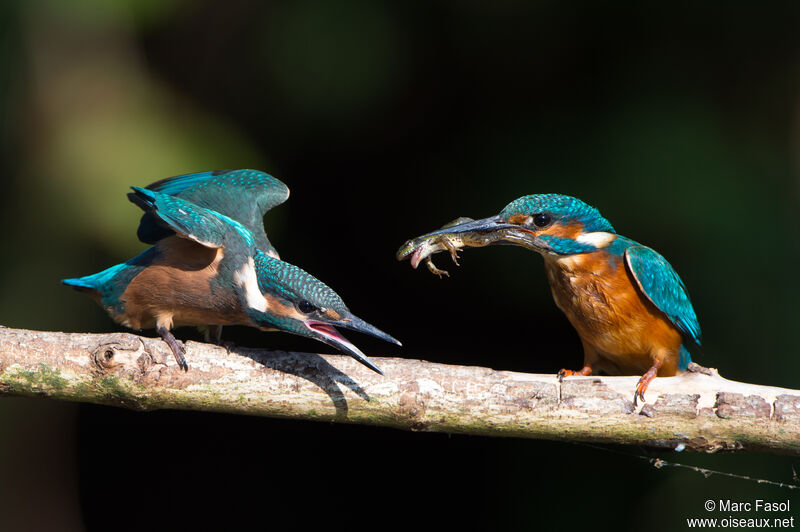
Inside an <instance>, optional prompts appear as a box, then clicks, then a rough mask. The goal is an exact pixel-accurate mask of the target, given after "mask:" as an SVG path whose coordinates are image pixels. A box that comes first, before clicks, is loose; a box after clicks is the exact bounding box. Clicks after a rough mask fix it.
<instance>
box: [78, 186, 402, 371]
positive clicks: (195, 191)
mask: <svg viewBox="0 0 800 532" xmlns="http://www.w3.org/2000/svg"><path fill="white" fill-rule="evenodd" d="M132 188H133V192H132V193H130V194H128V198H129V199H130V200H131V201H132V202H133V203H135V204H136V205H137V206H139V207H140V208H142V210H144V215H143V216H142V219H141V222H140V223H139V229H138V232H137V236H138V237H139V240H141V241H142V242H144V243H146V244H152V245H153V247H151V248H149V249H147V250H146V251H144V252H143V253H141V254H140V255H138V256H136V257H134V258H132V259H130V260H129V261H127V262H124V263H122V264H117V265H116V266H112V267H111V268H108V269H106V270H104V271H102V272H100V273H96V274H94V275H89V276H86V277H80V278H77V279H64V281H63V283H64V284H66V285H69V286H72V287H73V288H75V289H77V290H80V291H83V292H87V293H88V294H89V295H91V296H92V297H93V298H94V299H95V300H96V301H97V302H98V303H100V305H101V306H102V307H103V308H104V309H105V310H106V311H107V312H108V313H109V315H110V316H111V317H112V318H113V319H114V320H115V321H116V322H118V323H120V324H122V325H125V326H127V327H131V328H133V329H143V328H152V327H155V329H156V331H157V332H158V334H159V335H160V336H161V337H162V338H163V339H164V341H165V342H166V343H167V345H169V347H170V349H171V350H172V352H173V354H174V355H175V359H176V360H177V362H178V365H179V366H180V367H181V368H183V369H184V370H187V369H188V365H187V364H186V360H185V357H184V348H183V346H182V345H181V344H180V343H179V342H178V341H177V340H176V339H175V337H174V336H173V335H172V333H171V331H170V330H171V329H172V328H173V326H179V325H191V326H197V327H201V328H205V329H206V331H207V332H208V333H209V336H212V337H213V338H214V339H215V340H216V341H217V343H219V340H220V335H221V330H222V326H224V325H248V326H251V327H257V328H259V329H261V330H273V331H274V330H278V331H285V332H290V333H294V334H298V335H302V336H306V337H309V338H314V339H316V340H319V341H321V342H324V343H326V344H329V345H331V346H333V347H335V348H337V349H339V350H340V351H342V352H344V353H346V354H348V355H350V356H352V357H353V358H355V359H356V360H358V361H359V362H361V363H362V364H364V365H365V366H367V367H369V368H370V369H372V370H374V371H376V372H378V373H381V374H382V372H381V370H380V369H379V368H378V367H377V366H376V365H375V364H373V363H372V362H371V361H370V360H369V359H368V358H367V357H366V356H364V354H363V353H362V352H361V351H359V349H358V348H357V347H356V346H354V345H353V344H352V343H350V342H349V341H348V340H346V339H345V338H344V337H343V336H342V335H340V334H339V333H338V331H337V330H336V329H335V328H334V327H345V328H348V329H352V330H355V331H359V332H362V333H366V334H370V335H372V336H375V337H377V338H380V339H382V340H386V341H389V342H393V343H396V344H398V345H399V344H400V342H398V341H397V340H395V339H394V338H392V337H391V336H389V335H388V334H386V333H384V332H382V331H380V330H379V329H377V328H376V327H373V326H372V325H370V324H368V323H366V322H365V321H363V320H361V319H359V318H357V317H356V316H354V315H353V314H352V313H351V312H350V311H349V310H348V308H347V307H346V306H345V304H344V302H343V301H342V299H341V298H340V297H339V295H338V294H336V292H334V291H333V290H331V289H330V288H329V287H328V286H326V285H325V284H324V283H322V282H321V281H319V280H318V279H316V278H315V277H313V276H312V275H310V274H308V273H306V272H305V271H303V270H301V269H300V268H298V267H297V266H294V265H292V264H289V263H288V262H284V261H282V260H280V258H279V256H278V253H277V251H275V248H273V247H272V244H271V243H270V242H269V240H268V239H267V235H266V233H265V232H264V222H263V217H264V214H265V213H266V212H267V211H268V210H269V209H271V208H272V207H275V206H276V205H279V204H281V203H283V202H284V201H286V199H287V198H288V197H289V189H288V188H287V187H286V185H284V184H283V183H281V182H280V181H279V180H277V179H275V178H274V177H272V176H270V175H268V174H265V173H263V172H259V171H256V170H234V171H227V170H226V171H215V172H203V173H198V174H188V175H183V176H177V177H171V178H167V179H163V180H161V181H157V182H155V183H153V184H151V185H149V186H147V187H145V188H139V187H132Z"/></svg>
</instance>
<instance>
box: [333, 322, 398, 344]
mask: <svg viewBox="0 0 800 532" xmlns="http://www.w3.org/2000/svg"><path fill="white" fill-rule="evenodd" d="M331 325H335V326H336V327H344V328H345V329H350V330H351V331H356V332H360V333H364V334H368V335H370V336H374V337H375V338H379V339H381V340H383V341H384V342H390V343H392V344H395V345H399V346H401V347H402V346H403V344H401V343H400V341H399V340H397V339H395V338H393V337H392V336H389V335H388V334H386V333H385V332H383V331H382V330H380V329H378V328H377V327H375V326H374V325H370V324H369V323H367V322H366V321H364V320H362V319H361V318H357V317H356V316H353V315H352V314H351V315H349V316H347V317H345V318H343V319H341V320H339V321H332V322H331Z"/></svg>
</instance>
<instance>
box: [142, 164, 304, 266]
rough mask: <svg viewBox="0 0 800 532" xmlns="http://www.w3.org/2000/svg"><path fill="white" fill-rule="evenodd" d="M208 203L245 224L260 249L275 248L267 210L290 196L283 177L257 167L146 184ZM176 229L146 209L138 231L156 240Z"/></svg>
mask: <svg viewBox="0 0 800 532" xmlns="http://www.w3.org/2000/svg"><path fill="white" fill-rule="evenodd" d="M146 188H147V189H148V190H152V191H154V192H158V193H161V194H166V195H169V196H174V197H177V198H180V199H183V200H185V201H189V202H191V203H194V204H195V205H198V206H200V207H205V208H207V209H209V210H212V211H215V212H217V213H219V214H221V215H223V216H226V217H228V218H230V219H232V220H235V221H237V222H239V223H241V224H242V225H243V226H245V227H246V228H247V229H248V230H249V231H250V233H251V234H252V235H253V238H254V239H255V241H256V245H257V247H258V248H259V249H262V250H264V251H274V250H273V248H272V245H271V244H270V242H269V240H268V239H267V235H266V233H265V232H264V221H263V218H264V214H265V213H266V212H267V211H269V210H270V209H272V208H273V207H275V206H277V205H280V204H281V203H283V202H284V201H286V199H287V198H288V197H289V189H288V188H287V187H286V185H284V184H283V183H282V182H281V181H280V180H278V179H276V178H274V177H272V176H271V175H269V174H266V173H264V172H259V171H257V170H217V171H213V172H200V173H195V174H186V175H181V176H175V177H169V178H166V179H162V180H160V181H156V182H155V183H152V184H150V185H148V186H147V187H146ZM170 234H172V231H171V230H170V229H169V228H166V227H164V226H163V225H162V224H159V223H158V222H157V221H156V220H155V219H154V218H153V217H152V216H151V215H149V214H148V213H145V215H144V216H142V220H141V222H140V223H139V229H138V231H137V235H138V237H139V239H140V240H141V241H142V242H145V243H147V244H154V243H155V242H157V241H158V240H160V239H162V238H164V237H166V236H169V235H170Z"/></svg>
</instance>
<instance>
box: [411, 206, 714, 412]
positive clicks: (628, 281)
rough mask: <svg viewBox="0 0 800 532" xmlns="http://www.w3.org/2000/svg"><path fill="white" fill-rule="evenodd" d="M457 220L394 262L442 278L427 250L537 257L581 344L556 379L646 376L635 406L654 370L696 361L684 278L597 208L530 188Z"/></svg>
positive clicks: (662, 372)
mask: <svg viewBox="0 0 800 532" xmlns="http://www.w3.org/2000/svg"><path fill="white" fill-rule="evenodd" d="M459 222H460V223H455V224H448V225H447V226H445V227H444V228H442V229H440V230H438V231H434V232H432V233H429V234H427V235H423V236H421V237H418V238H416V239H413V240H410V241H408V242H407V243H406V244H405V245H404V246H403V247H402V248H401V249H400V250H399V251H398V255H397V258H398V260H402V259H405V258H410V259H411V264H412V266H413V267H414V268H416V267H417V265H418V264H419V263H420V262H421V261H423V260H425V261H426V264H427V266H428V268H429V269H431V271H432V272H433V273H437V274H439V275H441V274H442V273H446V272H443V270H439V269H438V268H436V267H435V266H433V263H432V262H431V261H430V256H431V255H432V254H433V253H437V252H440V251H444V250H448V251H449V252H450V254H451V256H452V258H453V260H454V261H455V260H456V258H457V257H458V255H457V250H458V249H459V248H462V247H478V246H488V245H496V244H511V245H518V246H522V247H525V248H527V249H530V250H533V251H536V252H537V253H539V254H541V255H542V257H544V264H545V271H546V273H547V279H548V281H549V282H550V288H551V290H552V293H553V299H555V302H556V305H557V306H558V308H560V309H561V310H562V311H563V312H564V314H566V316H567V318H568V319H569V321H570V323H571V324H572V326H573V327H574V328H575V329H576V331H577V332H578V336H579V337H580V339H581V343H582V344H583V353H584V361H583V367H582V368H581V369H579V370H577V371H573V370H567V369H562V370H561V371H560V372H559V373H558V375H559V379H563V378H564V377H569V376H571V375H590V374H591V373H592V372H594V371H598V370H600V371H605V372H606V373H609V374H612V375H614V374H616V375H620V374H622V375H641V378H640V379H639V382H638V384H637V386H636V392H635V394H634V404H636V402H637V399H641V400H642V401H644V393H645V390H647V387H648V385H649V384H650V382H651V381H652V380H653V379H654V378H655V377H656V376H661V377H665V376H673V375H677V374H679V373H681V372H683V371H685V370H686V369H687V368H688V367H689V366H690V363H691V356H690V354H689V350H688V348H690V347H691V348H694V347H695V346H696V347H699V346H700V324H699V323H698V320H697V316H696V315H695V311H694V308H693V307H692V303H691V301H690V300H689V293H688V292H687V290H686V286H684V284H683V281H681V278H680V277H678V274H677V273H676V272H675V270H674V269H673V268H672V266H671V265H670V264H669V262H667V260H666V259H665V258H664V257H662V256H661V255H659V254H658V253H657V252H655V251H653V250H652V249H650V248H649V247H647V246H643V245H641V244H639V243H637V242H634V241H633V240H631V239H629V238H626V237H624V236H622V235H618V234H617V233H616V231H615V230H614V228H613V227H612V226H611V224H610V223H609V222H608V220H606V219H605V218H603V216H601V214H600V212H599V211H598V210H597V209H595V208H594V207H591V206H589V205H587V204H586V203H584V202H583V201H581V200H579V199H577V198H573V197H570V196H563V195H560V194H533V195H530V196H524V197H522V198H519V199H517V200H515V201H513V202H511V203H510V204H508V205H507V206H506V207H505V208H504V209H503V210H502V211H501V212H500V214H498V215H497V216H492V217H490V218H485V219H483V220H471V219H468V218H466V219H460V220H459ZM456 264H458V263H457V262H456ZM692 366H696V365H695V364H692Z"/></svg>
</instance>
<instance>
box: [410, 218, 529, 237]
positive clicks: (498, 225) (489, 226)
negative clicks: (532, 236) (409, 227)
mask: <svg viewBox="0 0 800 532" xmlns="http://www.w3.org/2000/svg"><path fill="white" fill-rule="evenodd" d="M519 228H520V226H519V225H515V224H510V223H508V222H505V221H504V220H502V219H501V218H500V216H499V215H498V216H490V217H489V218H483V219H482V220H469V221H468V222H464V223H460V224H456V225H450V226H445V227H442V228H441V229H438V230H436V231H433V232H431V233H428V234H427V235H423V236H421V237H419V238H426V237H429V236H435V235H446V234H458V233H472V232H475V233H485V232H489V231H497V230H498V229H519Z"/></svg>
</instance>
